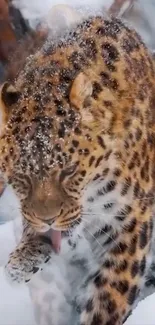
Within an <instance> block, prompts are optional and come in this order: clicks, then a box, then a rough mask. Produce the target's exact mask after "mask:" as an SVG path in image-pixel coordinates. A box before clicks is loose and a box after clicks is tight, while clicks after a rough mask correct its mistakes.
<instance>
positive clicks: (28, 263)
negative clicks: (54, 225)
mask: <svg viewBox="0 0 155 325" xmlns="http://www.w3.org/2000/svg"><path fill="white" fill-rule="evenodd" d="M51 253H52V247H51V243H50V242H48V241H47V240H44V239H43V238H42V237H38V238H33V239H29V240H27V241H24V240H22V241H21V242H20V243H19V245H18V246H17V248H16V249H15V251H14V252H12V253H11V254H10V257H9V261H8V263H7V265H6V266H5V274H6V276H7V279H8V280H10V281H11V282H15V283H23V282H26V283H27V282H29V281H30V280H31V278H32V277H33V275H34V274H36V273H37V272H39V271H41V270H42V269H43V267H44V264H45V263H47V262H48V261H49V259H50V258H51Z"/></svg>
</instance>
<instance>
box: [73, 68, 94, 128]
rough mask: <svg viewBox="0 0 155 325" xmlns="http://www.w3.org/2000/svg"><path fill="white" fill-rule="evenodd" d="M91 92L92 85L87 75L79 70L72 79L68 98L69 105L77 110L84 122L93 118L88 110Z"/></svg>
mask: <svg viewBox="0 0 155 325" xmlns="http://www.w3.org/2000/svg"><path fill="white" fill-rule="evenodd" d="M92 92H93V87H92V83H91V81H90V80H89V77H88V76H87V75H86V74H84V73H83V72H80V73H79V74H78V76H77V77H76V78H75V79H74V81H73V84H72V87H71V90H70V94H69V100H70V103H71V105H73V106H74V107H75V108H76V109H78V110H79V112H80V114H81V117H82V120H83V122H86V123H89V122H92V121H93V120H94V117H93V115H92V113H91V112H90V110H89V106H90V100H91V95H92Z"/></svg>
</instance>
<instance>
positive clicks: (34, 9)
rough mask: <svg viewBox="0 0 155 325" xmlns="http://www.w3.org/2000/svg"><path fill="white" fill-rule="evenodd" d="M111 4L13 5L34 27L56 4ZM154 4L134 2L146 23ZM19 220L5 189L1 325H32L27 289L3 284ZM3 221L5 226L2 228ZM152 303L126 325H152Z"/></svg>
mask: <svg viewBox="0 0 155 325" xmlns="http://www.w3.org/2000/svg"><path fill="white" fill-rule="evenodd" d="M112 2H113V0H96V1H94V0H77V1H76V0H74V2H73V0H66V1H63V0H62V1H59V0H44V1H42V0H33V1H32V0H13V3H14V4H16V6H17V7H19V8H20V9H21V10H22V13H23V15H24V16H25V18H27V19H29V21H30V23H31V26H32V27H35V26H36V24H37V23H38V21H40V20H44V17H47V16H48V12H49V10H50V9H51V8H52V6H54V5H57V4H68V5H72V6H73V3H74V7H75V8H76V7H77V8H82V7H85V8H86V7H90V8H91V10H93V11H94V10H99V9H102V8H103V6H104V7H105V8H108V7H109V6H110V5H111V4H112ZM153 4H155V0H149V1H146V0H139V1H138V2H137V8H138V10H140V11H141V10H143V9H144V10H145V13H146V17H145V18H146V19H147V20H149V21H151V17H152V15H151V13H152V8H153ZM138 6H139V7H138ZM153 13H154V12H153ZM131 21H132V23H133V25H134V26H135V27H137V29H139V31H140V32H141V33H142V35H143V37H144V39H146V41H147V43H148V44H150V46H152V44H153V41H152V40H151V38H150V36H148V33H147V32H146V31H145V30H144V29H143V26H142V23H139V25H138V20H137V19H136V18H133V19H131ZM151 28H152V29H150V30H149V33H151V30H154V28H155V21H154V20H153V19H152V25H151ZM149 35H150V34H149ZM151 42H152V43H151ZM19 216H20V209H19V204H18V201H17V199H16V197H15V195H14V193H13V191H12V190H11V188H10V187H8V188H7V189H6V190H5V192H4V194H3V195H2V197H1V199H0V325H35V320H34V315H33V306H32V303H31V299H30V295H29V290H28V288H27V287H26V285H22V286H21V285H20V286H19V287H14V286H11V284H9V283H8V282H7V281H6V278H5V275H4V268H3V266H4V264H5V263H6V261H7V259H8V255H9V253H10V252H11V251H12V250H13V249H14V247H15V245H16V240H17V234H16V232H15V229H17V228H16V227H17V224H15V221H13V220H14V219H18V218H17V217H19ZM6 220H7V221H8V222H7V223H5V224H2V223H3V222H4V221H6ZM154 301H155V294H153V295H151V296H149V297H147V298H146V299H145V300H143V301H142V302H140V303H139V305H138V307H137V308H136V309H135V310H134V312H133V313H132V315H131V316H130V317H129V319H128V320H127V322H126V323H125V325H154V324H155V313H154Z"/></svg>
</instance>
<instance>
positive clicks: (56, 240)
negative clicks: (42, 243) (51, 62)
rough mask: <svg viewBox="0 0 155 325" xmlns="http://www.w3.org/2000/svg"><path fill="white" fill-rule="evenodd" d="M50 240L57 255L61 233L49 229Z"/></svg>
mask: <svg viewBox="0 0 155 325" xmlns="http://www.w3.org/2000/svg"><path fill="white" fill-rule="evenodd" d="M51 240H52V245H53V248H54V250H55V252H56V253H59V252H60V249H61V231H58V230H54V229H51Z"/></svg>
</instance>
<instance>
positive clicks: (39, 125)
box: [0, 17, 154, 231]
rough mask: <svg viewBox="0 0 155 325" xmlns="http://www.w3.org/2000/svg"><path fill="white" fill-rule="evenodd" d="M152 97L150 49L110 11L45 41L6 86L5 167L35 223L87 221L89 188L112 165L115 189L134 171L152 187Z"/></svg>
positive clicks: (0, 146) (62, 226)
mask: <svg viewBox="0 0 155 325" xmlns="http://www.w3.org/2000/svg"><path fill="white" fill-rule="evenodd" d="M153 105H154V69H153V64H152V61H151V58H150V56H149V53H148V51H147V49H146V48H145V46H144V45H143V43H142V42H141V40H140V39H139V37H138V36H137V34H136V33H135V32H134V31H130V30H129V29H128V28H127V27H125V26H124V25H123V24H122V23H121V22H119V21H117V20H110V21H106V20H104V19H103V18H102V17H95V18H90V19H89V20H88V21H86V22H84V23H82V24H81V25H79V26H78V27H77V28H76V29H75V30H74V31H73V32H72V34H69V36H68V37H67V39H66V40H65V41H60V42H58V44H56V43H52V42H50V44H46V45H45V46H44V47H43V48H42V49H41V50H40V51H38V52H37V53H36V54H35V55H34V56H32V57H30V58H29V59H28V60H27V64H26V66H25V68H24V70H23V71H22V72H21V73H20V74H19V76H18V78H17V80H16V81H15V83H14V85H11V84H9V83H5V84H4V85H3V86H2V88H1V137H0V168H1V170H2V172H3V174H4V175H5V177H6V179H7V181H8V182H9V183H11V184H12V186H13V187H14V189H15V191H16V193H17V196H18V197H19V199H20V202H21V207H22V213H23V216H24V217H25V218H26V219H27V220H28V221H29V222H30V223H31V224H32V226H33V227H34V228H35V229H36V230H37V231H46V230H48V229H50V228H51V227H52V228H54V229H57V230H66V229H68V228H70V227H71V226H72V225H73V224H74V222H75V221H76V220H80V218H81V214H82V208H83V199H82V198H83V194H84V193H85V191H86V190H87V188H88V187H89V186H90V184H92V183H93V182H94V181H95V180H96V179H97V178H100V177H102V178H104V179H105V178H106V177H108V175H109V173H110V172H111V170H112V173H113V177H114V184H113V187H115V185H116V184H117V182H121V184H122V186H123V184H125V183H126V180H127V179H128V180H129V183H131V184H132V182H133V183H134V184H136V183H137V182H138V183H139V182H141V186H142V190H144V189H145V191H146V190H147V191H148V192H149V191H150V190H151V189H152V186H153V180H152V178H151V177H150V175H151V170H152V164H151V163H149V167H148V160H151V159H153V158H152V157H153V155H154V152H153V150H152V143H151V141H150V144H149V146H148V147H147V145H146V143H147V141H148V139H150V138H151V137H152V134H153V126H154V116H153V110H152V107H153ZM146 116H147V119H146ZM152 139H153V137H152ZM144 152H145V155H146V159H145V162H144V164H142V159H143V154H144ZM143 165H144V166H143ZM145 167H147V168H145ZM135 186H136V185H135Z"/></svg>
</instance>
